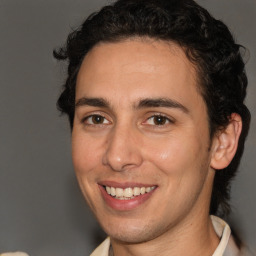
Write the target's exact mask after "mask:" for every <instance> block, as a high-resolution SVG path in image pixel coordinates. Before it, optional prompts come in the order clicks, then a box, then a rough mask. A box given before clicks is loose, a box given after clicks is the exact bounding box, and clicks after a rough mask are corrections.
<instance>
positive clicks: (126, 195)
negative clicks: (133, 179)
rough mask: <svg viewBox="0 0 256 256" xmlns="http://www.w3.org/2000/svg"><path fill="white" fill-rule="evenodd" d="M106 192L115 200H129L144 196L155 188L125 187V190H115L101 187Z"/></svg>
mask: <svg viewBox="0 0 256 256" xmlns="http://www.w3.org/2000/svg"><path fill="white" fill-rule="evenodd" d="M103 188H104V189H105V190H106V192H107V193H108V194H109V195H110V196H112V197H113V198H115V199H119V200H131V199H134V198H136V197H138V196H140V195H144V194H146V193H149V192H151V191H153V190H154V189H156V186H152V187H134V188H132V187H127V188H124V189H123V188H115V187H109V186H103Z"/></svg>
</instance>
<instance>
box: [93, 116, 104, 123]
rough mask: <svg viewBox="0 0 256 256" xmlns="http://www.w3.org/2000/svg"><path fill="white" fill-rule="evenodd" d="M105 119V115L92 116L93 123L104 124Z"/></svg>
mask: <svg viewBox="0 0 256 256" xmlns="http://www.w3.org/2000/svg"><path fill="white" fill-rule="evenodd" d="M104 119H105V118H104V117H103V116H98V115H94V116H92V123H93V124H103V123H104Z"/></svg>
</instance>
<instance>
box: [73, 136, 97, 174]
mask: <svg viewBox="0 0 256 256" xmlns="http://www.w3.org/2000/svg"><path fill="white" fill-rule="evenodd" d="M99 148H100V147H99V145H98V144H97V143H96V141H95V140H94V141H93V142H92V141H91V139H90V138H86V137H85V136H80V135H79V134H76V133H75V132H73V134H72V160H73V165H74V169H75V172H76V174H77V175H83V174H88V173H89V172H90V171H92V169H93V167H94V166H95V165H97V164H98V163H99V152H100V151H99Z"/></svg>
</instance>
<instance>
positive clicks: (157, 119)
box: [154, 116, 166, 125]
mask: <svg viewBox="0 0 256 256" xmlns="http://www.w3.org/2000/svg"><path fill="white" fill-rule="evenodd" d="M165 121H166V118H165V117H164V116H155V118H154V123H155V124H156V125H163V124H165Z"/></svg>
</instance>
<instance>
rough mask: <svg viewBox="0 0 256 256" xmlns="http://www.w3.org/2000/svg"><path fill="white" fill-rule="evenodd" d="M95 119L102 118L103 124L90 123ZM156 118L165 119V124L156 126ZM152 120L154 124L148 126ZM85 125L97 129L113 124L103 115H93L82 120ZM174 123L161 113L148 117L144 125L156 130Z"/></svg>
mask: <svg viewBox="0 0 256 256" xmlns="http://www.w3.org/2000/svg"><path fill="white" fill-rule="evenodd" d="M93 118H100V119H101V121H103V122H102V123H93V120H91V121H90V122H88V120H90V119H93ZM154 118H162V119H163V122H164V123H163V124H156V123H155V122H154V121H155V120H154ZM150 119H151V120H152V122H154V123H153V124H147V122H148V121H149V120H150ZM106 120H107V122H108V123H105V121H106ZM81 122H82V123H83V124H84V125H86V126H97V127H99V126H102V125H109V124H111V121H109V120H108V119H107V118H106V117H105V116H104V115H102V114H92V115H89V116H86V117H84V118H83V119H82V121H81ZM173 123H174V121H173V120H172V119H170V118H169V117H167V116H165V115H163V114H160V113H158V114H153V115H151V116H150V117H148V118H147V119H146V121H144V122H143V123H142V124H145V125H147V126H154V127H156V128H161V127H164V126H166V125H168V124H173Z"/></svg>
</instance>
